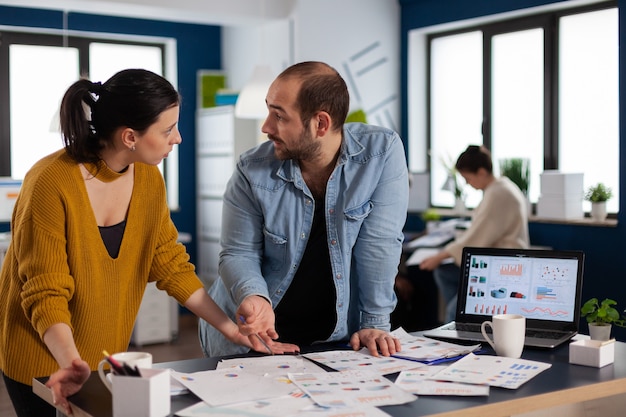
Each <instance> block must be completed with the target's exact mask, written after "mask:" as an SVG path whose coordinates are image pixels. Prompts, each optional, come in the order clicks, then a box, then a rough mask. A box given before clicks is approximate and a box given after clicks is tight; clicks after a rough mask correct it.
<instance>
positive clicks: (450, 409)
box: [33, 342, 626, 417]
mask: <svg viewBox="0 0 626 417" xmlns="http://www.w3.org/2000/svg"><path fill="white" fill-rule="evenodd" d="M522 358H524V359H529V360H536V361H541V362H549V363H551V364H552V367H551V368H550V369H548V370H546V371H544V372H542V373H540V374H539V375H538V376H536V377H535V378H533V379H532V380H530V381H529V382H527V383H525V384H524V385H522V386H521V387H520V388H518V389H516V390H509V389H504V388H493V387H492V388H491V390H490V394H489V396H488V397H454V396H432V397H430V396H419V398H417V399H416V400H415V401H413V402H411V403H408V404H403V405H397V406H385V407H381V409H382V410H383V411H385V412H386V413H388V414H390V415H392V416H394V417H409V416H411V417H414V416H430V415H437V416H441V417H444V416H461V415H462V416H463V417H472V416H476V417H482V416H485V415H489V416H510V415H513V414H519V413H524V412H531V411H535V410H539V409H545V408H549V407H554V406H558V405H563V404H572V403H578V402H582V401H588V400H592V399H597V398H602V397H608V396H612V395H616V394H622V393H626V343H621V342H617V343H616V346H615V363H613V364H610V365H607V366H605V367H603V368H599V369H598V368H592V367H587V366H581V365H571V364H569V345H567V344H565V345H564V346H561V347H560V348H558V349H555V350H534V349H525V350H524V353H523V355H522ZM218 360H219V359H218V358H202V359H189V360H183V361H175V362H163V363H158V364H155V365H154V367H159V368H172V369H174V370H177V371H180V372H187V373H190V372H196V371H202V370H208V369H215V367H216V365H217V362H218ZM44 380H45V378H41V379H38V380H36V381H35V383H34V384H33V389H34V391H35V392H36V393H37V394H39V395H40V396H42V398H44V399H47V400H48V401H50V399H49V397H47V396H48V395H49V391H48V390H47V389H46V388H45V387H44V386H43V384H42V383H41V382H42V381H44ZM70 400H71V403H72V404H73V408H74V413H75V415H76V416H79V417H80V416H91V417H111V414H112V412H111V394H110V393H109V391H108V390H107V389H106V388H105V387H104V385H103V384H102V382H101V381H100V378H99V377H98V373H97V372H94V373H92V375H91V377H90V378H89V380H88V381H87V383H85V385H84V386H83V389H82V390H81V391H80V392H79V393H78V394H76V395H74V396H73V397H71V398H70ZM198 401H199V399H198V398H197V397H196V396H195V395H193V394H187V395H182V396H175V397H172V408H171V411H172V414H171V415H174V413H175V412H177V411H179V410H182V409H183V408H185V407H188V406H190V405H193V404H195V403H197V402H198Z"/></svg>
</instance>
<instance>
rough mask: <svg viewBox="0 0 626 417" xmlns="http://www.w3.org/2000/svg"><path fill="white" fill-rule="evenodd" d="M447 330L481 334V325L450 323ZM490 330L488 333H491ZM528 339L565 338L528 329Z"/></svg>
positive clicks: (549, 332) (550, 332)
mask: <svg viewBox="0 0 626 417" xmlns="http://www.w3.org/2000/svg"><path fill="white" fill-rule="evenodd" d="M446 328H447V329H449V330H458V331H462V332H477V333H480V324H476V323H450V324H449V327H448V326H446ZM489 330H490V329H489ZM489 330H488V331H487V332H488V333H491V332H490V331H489ZM526 337H535V338H538V339H560V338H561V337H563V333H562V332H557V331H550V330H538V329H526Z"/></svg>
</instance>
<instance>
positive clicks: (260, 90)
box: [235, 65, 274, 120]
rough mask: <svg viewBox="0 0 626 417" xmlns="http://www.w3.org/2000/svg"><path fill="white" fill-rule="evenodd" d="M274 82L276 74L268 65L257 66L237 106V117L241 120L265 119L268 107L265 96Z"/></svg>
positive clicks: (238, 98)
mask: <svg viewBox="0 0 626 417" xmlns="http://www.w3.org/2000/svg"><path fill="white" fill-rule="evenodd" d="M273 81H274V74H273V73H272V70H271V69H270V67H269V66H267V65H257V66H255V67H254V70H253V71H252V77H250V80H248V83H247V84H246V85H245V86H244V87H243V89H242V90H241V92H240V93H239V96H238V97H237V103H236V104H235V117H238V118H240V119H257V120H260V119H265V118H266V117H267V106H266V105H265V96H266V95H267V90H268V89H269V87H270V84H272V82H273Z"/></svg>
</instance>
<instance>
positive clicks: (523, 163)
mask: <svg viewBox="0 0 626 417" xmlns="http://www.w3.org/2000/svg"><path fill="white" fill-rule="evenodd" d="M500 175H502V176H505V177H508V178H509V179H510V180H511V181H513V182H514V183H515V185H517V186H518V187H519V189H520V190H522V193H524V195H528V186H529V184H530V160H528V159H527V158H508V159H502V160H501V161H500Z"/></svg>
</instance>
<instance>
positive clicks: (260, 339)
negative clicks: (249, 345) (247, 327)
mask: <svg viewBox="0 0 626 417" xmlns="http://www.w3.org/2000/svg"><path fill="white" fill-rule="evenodd" d="M239 321H240V322H241V323H242V324H246V319H245V317H244V316H239ZM254 335H255V336H256V338H257V339H259V342H261V343H262V344H263V346H265V349H267V351H268V352H269V354H270V355H273V354H274V352H272V349H271V348H270V347H269V345H268V344H267V343H265V340H263V338H262V337H261V336H259V334H258V333H254Z"/></svg>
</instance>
